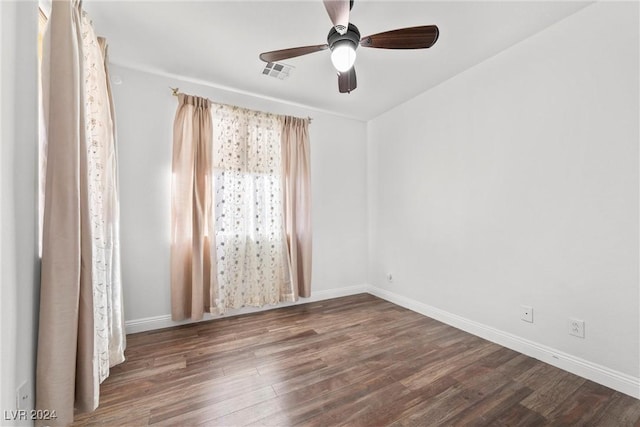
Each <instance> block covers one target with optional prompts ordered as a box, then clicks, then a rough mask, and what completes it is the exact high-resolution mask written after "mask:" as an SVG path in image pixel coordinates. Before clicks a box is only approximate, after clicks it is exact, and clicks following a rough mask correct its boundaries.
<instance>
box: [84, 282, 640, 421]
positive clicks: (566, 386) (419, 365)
mask: <svg viewBox="0 0 640 427" xmlns="http://www.w3.org/2000/svg"><path fill="white" fill-rule="evenodd" d="M127 338H128V347H127V350H126V352H125V355H126V357H127V360H126V362H124V363H123V364H121V365H118V366H115V367H113V368H112V370H111V375H110V377H109V378H107V379H106V380H105V382H104V383H103V384H102V385H101V389H100V392H101V395H100V406H99V408H98V409H97V410H96V411H94V412H93V413H89V414H77V416H76V421H75V423H74V426H147V425H153V426H192V425H201V426H245V425H256V426H294V425H295V426H309V427H315V426H322V427H327V426H420V427H423V426H438V425H443V426H457V425H460V426H469V425H478V426H480V425H483V426H484V425H486V426H546V425H557V426H569V425H577V426H602V427H613V426H615V427H618V426H621V427H625V426H635V427H640V401H639V400H637V399H634V398H632V397H629V396H626V395H623V394H621V393H618V392H615V391H613V390H611V389H609V388H606V387H604V386H601V385H598V384H595V383H593V382H590V381H587V380H585V379H583V378H580V377H577V376H575V375H572V374H570V373H568V372H565V371H562V370H560V369H558V368H555V367H553V366H550V365H547V364H545V363H543V362H540V361H537V360H535V359H532V358H530V357H527V356H524V355H522V354H519V353H517V352H515V351H513V350H509V349H506V348H504V347H501V346H499V345H497V344H494V343H491V342H488V341H485V340H483V339H481V338H479V337H476V336H473V335H470V334H467V333H465V332H463V331H461V330H458V329H455V328H452V327H450V326H448V325H445V324H443V323H441V322H438V321H436V320H433V319H430V318H428V317H425V316H422V315H420V314H418V313H415V312H412V311H409V310H406V309H404V308H402V307H398V306H396V305H394V304H392V303H390V302H387V301H384V300H382V299H379V298H376V297H374V296H371V295H368V294H359V295H353V296H349V297H344V298H336V299H331V300H325V301H317V302H313V303H309V304H303V305H297V306H290V307H286V308H280V309H276V310H270V311H265V312H261V313H254V314H247V315H242V316H236V317H230V318H223V319H218V320H213V321H206V322H201V323H197V324H191V325H183V326H179V327H175V328H168V329H163V330H159V331H150V332H144V333H140V334H133V335H129V336H128V337H127Z"/></svg>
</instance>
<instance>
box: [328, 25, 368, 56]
mask: <svg viewBox="0 0 640 427" xmlns="http://www.w3.org/2000/svg"><path fill="white" fill-rule="evenodd" d="M343 41H347V42H349V43H350V44H353V49H354V50H355V49H357V48H358V45H359V44H360V31H358V27H356V26H355V25H353V24H351V23H350V24H349V28H348V29H347V32H346V33H345V34H340V33H339V32H337V31H336V29H335V28H333V27H331V30H329V35H328V36H327V44H328V45H329V48H330V49H331V50H333V47H334V46H335V45H336V44H340V43H341V42H343Z"/></svg>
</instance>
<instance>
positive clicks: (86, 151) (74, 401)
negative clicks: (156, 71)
mask: <svg viewBox="0 0 640 427" xmlns="http://www.w3.org/2000/svg"><path fill="white" fill-rule="evenodd" d="M105 54H106V45H104V43H103V44H102V45H101V44H100V43H99V41H98V39H97V37H96V35H95V33H94V31H93V28H92V26H91V22H90V20H89V18H88V17H87V15H86V14H85V13H84V11H83V10H82V8H81V6H80V2H79V1H54V2H52V10H51V15H50V17H49V22H48V28H47V30H46V33H45V37H44V53H43V61H42V109H43V119H44V126H43V130H44V133H43V137H42V138H41V143H42V147H41V153H42V156H43V157H44V158H43V164H44V165H46V169H45V170H46V172H45V177H44V179H45V182H44V185H43V188H44V209H43V234H42V275H41V293H40V328H39V337H38V361H37V372H36V398H37V400H36V407H37V408H38V409H51V408H56V411H57V415H58V418H57V419H56V420H55V421H53V422H48V423H47V424H50V425H67V424H69V423H71V422H72V421H73V413H74V407H75V408H76V409H77V410H79V411H91V410H93V409H95V408H96V407H97V406H98V402H99V385H100V383H101V382H102V381H103V380H104V379H105V378H107V376H108V375H109V368H110V367H111V366H113V365H115V364H118V363H121V362H122V361H124V348H125V334H124V316H123V308H122V291H121V283H120V248H119V229H118V228H119V204H118V186H117V158H116V147H115V134H114V117H113V106H112V102H111V94H110V88H109V85H108V81H107V76H108V72H107V70H106V58H105Z"/></svg>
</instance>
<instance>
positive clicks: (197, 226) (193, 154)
mask: <svg viewBox="0 0 640 427" xmlns="http://www.w3.org/2000/svg"><path fill="white" fill-rule="evenodd" d="M210 107H211V103H210V101H209V100H207V99H205V98H200V97H196V96H190V95H185V94H182V93H181V94H179V95H178V110H177V111H176V117H175V121H174V125H173V160H172V186H171V200H172V208H171V316H172V319H173V320H182V319H186V318H192V319H196V320H198V319H202V317H203V314H204V311H209V310H211V307H212V305H213V301H212V299H213V288H214V281H215V275H214V274H212V271H216V269H215V259H214V257H213V256H212V255H213V251H212V250H211V248H212V247H215V235H214V231H213V228H212V226H213V224H212V218H211V215H212V211H211V179H212V176H211V138H212V122H211V109H210Z"/></svg>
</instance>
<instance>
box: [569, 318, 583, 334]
mask: <svg viewBox="0 0 640 427" xmlns="http://www.w3.org/2000/svg"><path fill="white" fill-rule="evenodd" d="M569 335H573V336H576V337H578V338H584V320H580V319H573V318H569Z"/></svg>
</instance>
